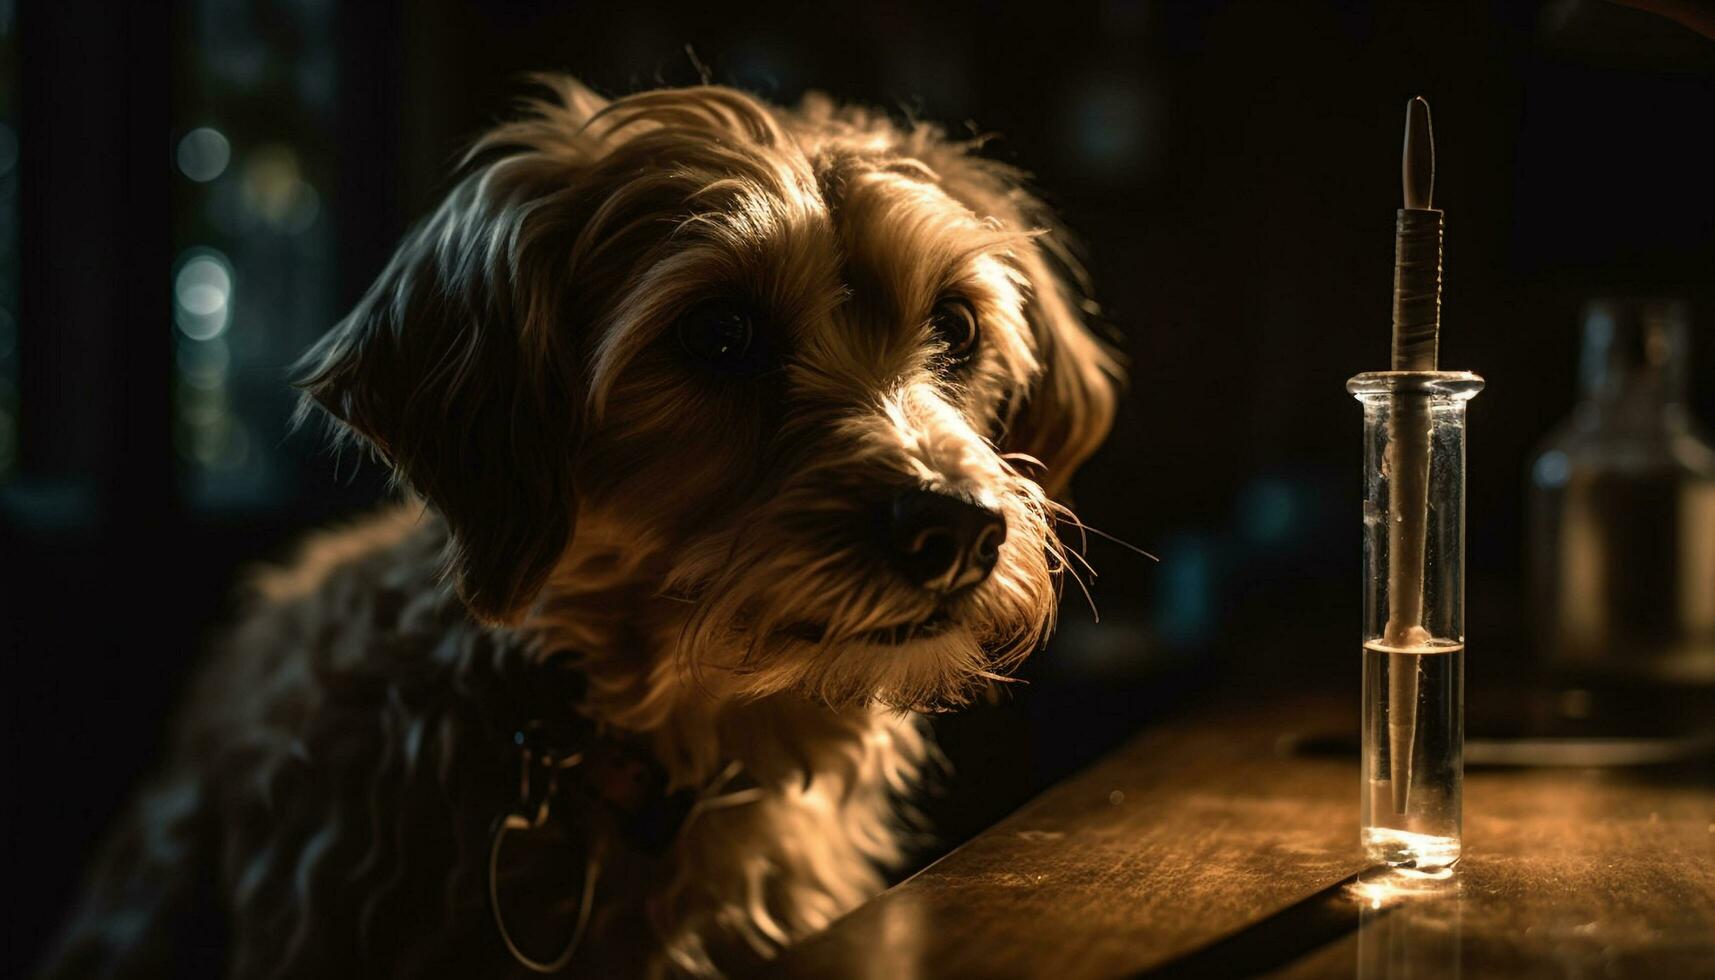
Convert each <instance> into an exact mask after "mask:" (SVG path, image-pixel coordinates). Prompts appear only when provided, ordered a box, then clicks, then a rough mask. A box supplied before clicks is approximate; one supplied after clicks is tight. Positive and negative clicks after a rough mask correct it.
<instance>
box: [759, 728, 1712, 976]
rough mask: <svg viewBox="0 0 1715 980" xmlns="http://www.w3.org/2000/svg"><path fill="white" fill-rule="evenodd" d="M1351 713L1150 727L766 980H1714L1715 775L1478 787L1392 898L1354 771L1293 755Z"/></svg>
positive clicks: (1586, 774) (1552, 777)
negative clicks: (1361, 824) (1367, 835)
mask: <svg viewBox="0 0 1715 980" xmlns="http://www.w3.org/2000/svg"><path fill="white" fill-rule="evenodd" d="M1342 707H1344V706H1340V705H1335V704H1333V703H1332V702H1329V703H1325V704H1311V703H1306V702H1304V701H1295V700H1292V699H1285V698H1281V697H1279V696H1256V697H1252V698H1249V699H1246V700H1242V701H1236V702H1235V701H1229V702H1228V703H1227V704H1226V706H1225V707H1224V708H1220V709H1216V710H1211V711H1204V712H1199V713H1194V714H1190V715H1187V716H1186V717H1185V718H1183V719H1181V720H1177V721H1170V722H1167V723H1165V724H1163V725H1161V726H1159V727H1158V728H1157V729H1155V730H1151V731H1147V732H1145V733H1144V734H1142V735H1140V736H1139V737H1137V738H1136V739H1135V740H1133V741H1131V742H1130V743H1128V744H1126V745H1125V746H1123V747H1121V748H1120V749H1118V750H1116V751H1115V752H1113V753H1112V754H1111V755H1109V756H1108V757H1107V758H1105V759H1104V760H1102V761H1100V762H1098V763H1097V764H1095V765H1094V766H1092V767H1091V768H1089V769H1087V770H1085V771H1084V772H1082V773H1079V774H1077V775H1075V776H1073V777H1072V778H1071V779H1069V780H1068V781H1066V782H1065V783H1062V784H1061V785H1059V786H1057V787H1055V788H1053V789H1051V790H1050V791H1048V792H1047V793H1045V794H1043V795H1042V796H1041V797H1039V798H1037V799H1036V800H1034V801H1032V802H1031V803H1029V804H1027V805H1026V806H1024V807H1023V808H1022V809H1020V810H1019V811H1018V812H1017V813H1015V814H1013V815H1012V816H1011V817H1008V818H1007V819H1005V820H1003V821H1001V822H1000V823H999V824H997V825H995V826H994V827H992V828H990V829H989V830H987V831H985V832H984V833H982V834H981V835H979V836H978V837H976V838H975V839H973V840H971V841H970V842H969V843H967V844H965V845H964V846H963V847H960V848H959V849H957V850H955V851H954V852H952V853H951V854H949V855H947V856H946V857H945V858H943V859H941V860H940V861H938V862H936V863H935V864H933V865H931V866H930V867H928V868H926V869H925V870H924V871H922V872H921V873H919V874H917V875H916V876H915V877H913V878H911V879H910V880H908V881H906V882H903V883H901V884H900V885H898V886H896V887H894V888H893V889H891V890H889V891H888V892H886V893H885V894H883V895H881V896H880V897H878V898H877V899H875V900H874V901H872V902H870V903H869V904H867V905H865V906H863V907H862V908H860V909H858V910H857V911H855V912H853V913H852V914H851V915H849V916H847V917H846V918H845V919H843V920H841V921H840V922H837V923H835V925H834V926H833V927H832V928H831V929H829V930H828V931H827V932H826V933H823V934H822V935H820V936H817V937H815V938H813V939H810V940H808V941H806V942H804V943H802V944H800V945H799V946H798V947H796V948H795V949H793V950H791V951H789V952H788V953H787V954H786V955H785V956H784V957H782V959H781V960H780V961H779V962H778V963H777V964H776V967H775V972H774V975H778V976H786V977H876V978H882V977H886V978H914V977H1054V978H1079V977H1114V976H1137V975H1144V976H1149V977H1167V976H1233V975H1256V974H1270V975H1276V976H1281V977H1293V978H1301V977H1324V976H1327V977H1339V976H1362V977H1406V976H1411V977H1443V976H1458V977H1465V978H1469V977H1489V976H1495V977H1530V976H1545V977H1559V976H1565V977H1604V976H1621V977H1631V976H1637V977H1715V784H1712V781H1711V778H1710V777H1711V774H1710V772H1709V770H1708V767H1707V766H1704V767H1697V768H1692V769H1689V770H1688V769H1686V768H1683V767H1682V768H1681V769H1679V770H1674V771H1661V770H1656V771H1641V770H1640V771H1634V772H1630V773H1627V772H1622V771H1618V770H1614V771H1598V770H1575V769H1560V770H1511V771H1473V772H1471V773H1470V774H1469V776H1468V777H1467V780H1466V802H1465V849H1466V850H1465V853H1466V857H1465V860H1464V861H1463V862H1461V864H1460V866H1459V869H1458V872H1457V874H1456V875H1454V876H1453V878H1452V879H1451V880H1449V881H1447V882H1439V883H1437V882H1427V883H1422V882H1418V883H1412V882H1403V881H1402V880H1401V879H1399V877H1398V876H1391V875H1390V876H1383V875H1380V874H1378V873H1376V872H1374V871H1366V870H1365V862H1364V860H1363V858H1362V855H1361V854H1360V853H1359V850H1358V846H1357V826H1356V821H1357V809H1358V805H1357V804H1358V786H1357V760H1356V759H1355V758H1352V759H1341V758H1330V757H1322V758H1307V757H1303V756H1300V755H1296V754H1293V753H1291V752H1290V751H1288V749H1287V747H1286V745H1285V742H1286V739H1285V738H1284V736H1289V735H1292V734H1294V733H1299V734H1302V733H1307V732H1312V731H1319V730H1323V729H1326V728H1327V727H1328V726H1329V724H1330V719H1331V718H1333V719H1338V718H1339V717H1340V713H1341V710H1342ZM1352 707H1354V708H1355V706H1352ZM1351 727H1352V728H1353V729H1354V730H1355V728H1356V722H1355V719H1354V720H1353V722H1352V726H1351ZM1404 886H1409V887H1404Z"/></svg>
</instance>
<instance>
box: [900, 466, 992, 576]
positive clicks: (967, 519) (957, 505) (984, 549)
mask: <svg viewBox="0 0 1715 980" xmlns="http://www.w3.org/2000/svg"><path fill="white" fill-rule="evenodd" d="M890 534H891V540H890V542H889V543H890V544H891V545H892V549H893V559H894V562H895V563H896V564H897V565H898V566H899V570H900V571H902V572H904V573H905V575H906V577H907V578H909V579H911V581H913V582H915V583H917V584H918V585H921V586H923V587H924V588H925V589H928V590H930V591H932V592H942V593H950V592H957V591H959V590H960V589H968V588H970V587H971V586H973V585H976V584H977V583H978V582H981V581H982V580H983V579H986V578H988V577H989V573H990V572H992V571H994V564H995V561H996V560H997V559H999V558H1000V545H1001V542H1003V541H1005V540H1006V518H1004V517H1002V516H1001V514H1000V512H999V511H997V510H995V509H994V508H992V507H985V506H983V505H981V504H978V503H975V502H973V501H970V500H967V499H965V498H963V497H958V496H954V495H953V494H950V493H942V492H938V491H935V490H923V489H911V490H901V491H900V492H899V493H897V494H895V495H894V497H893V514H892V524H891V528H890Z"/></svg>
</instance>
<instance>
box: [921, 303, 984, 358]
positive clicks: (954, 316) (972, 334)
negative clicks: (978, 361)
mask: <svg viewBox="0 0 1715 980" xmlns="http://www.w3.org/2000/svg"><path fill="white" fill-rule="evenodd" d="M929 329H930V330H933V331H934V332H935V339H937V340H939V341H940V342H941V343H943V344H945V345H946V347H947V360H949V361H951V362H952V363H953V364H955V365H957V364H963V363H965V362H966V361H968V360H970V359H971V356H972V355H973V354H975V353H976V352H977V339H978V337H979V335H980V333H981V331H980V330H979V329H978V327H977V313H976V311H975V310H973V309H971V304H969V303H967V302H965V301H964V300H962V299H944V300H942V301H940V302H939V303H936V304H935V309H934V311H933V312H931V313H930V314H929Z"/></svg>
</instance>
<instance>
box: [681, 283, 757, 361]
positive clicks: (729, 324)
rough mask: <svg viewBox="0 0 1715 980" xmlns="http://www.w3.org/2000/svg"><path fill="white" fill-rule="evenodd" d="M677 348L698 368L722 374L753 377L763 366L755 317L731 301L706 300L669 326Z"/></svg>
mask: <svg viewBox="0 0 1715 980" xmlns="http://www.w3.org/2000/svg"><path fill="white" fill-rule="evenodd" d="M673 330H674V332H675V333H676V334H678V337H679V346H680V347H683V348H684V349H685V353H687V354H689V355H691V357H692V358H693V359H695V360H696V361H698V362H700V363H701V364H703V365H705V366H707V367H710V368H714V369H717V370H719V371H721V372H722V373H733V374H754V373H756V372H757V371H759V370H761V368H762V367H763V366H764V365H763V356H762V355H763V350H762V348H763V345H762V343H761V342H760V339H759V338H758V337H757V329H756V316H755V314H754V313H753V312H752V310H751V309H750V307H749V306H747V305H745V304H743V303H740V302H736V301H734V300H724V299H722V300H710V301H709V302H707V303H703V304H701V305H700V306H697V307H695V308H693V309H692V310H691V311H690V312H688V313H686V314H685V315H683V316H681V317H680V318H679V322H678V323H676V324H674V325H673Z"/></svg>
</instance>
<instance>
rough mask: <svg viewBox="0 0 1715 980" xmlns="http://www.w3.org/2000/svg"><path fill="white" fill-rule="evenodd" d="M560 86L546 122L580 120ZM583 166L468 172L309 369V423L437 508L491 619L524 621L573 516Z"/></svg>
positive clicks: (564, 154)
mask: <svg viewBox="0 0 1715 980" xmlns="http://www.w3.org/2000/svg"><path fill="white" fill-rule="evenodd" d="M567 84H568V86H569V87H568V91H567V92H564V93H562V98H561V100H560V101H558V102H556V103H554V104H553V105H552V108H553V109H554V110H556V111H558V112H561V113H563V114H565V115H567V116H570V115H572V114H573V113H577V114H579V115H582V116H584V117H585V118H586V119H587V117H588V115H589V114H590V113H591V112H593V111H594V109H595V106H594V105H593V103H587V104H584V105H577V104H574V98H582V97H584V96H587V95H588V93H587V90H584V89H582V88H581V86H576V85H575V83H567ZM589 99H591V100H593V96H592V97H589ZM552 122H553V121H552V120H542V119H535V120H532V122H531V123H530V124H529V125H532V126H541V127H543V128H542V132H544V133H546V132H548V131H549V130H550V129H551V128H552V127H551V125H550V124H551V123H552ZM559 122H560V123H562V124H563V126H562V127H561V131H562V132H571V131H575V130H576V129H577V128H578V127H577V124H576V120H575V119H565V118H562V119H560V120H559ZM503 135H506V136H508V137H528V136H529V135H530V134H529V132H528V131H527V127H526V126H525V124H515V125H514V127H513V129H512V130H511V131H503ZM504 142H505V141H504V140H491V141H489V143H490V144H495V143H504ZM484 148H488V147H487V145H486V144H485V147H484ZM502 149H505V147H502ZM575 166H576V165H575V162H574V155H573V154H572V153H570V152H568V150H567V147H566V146H564V145H561V146H559V147H557V152H555V153H552V154H550V153H544V152H541V151H537V152H511V153H506V154H505V155H503V156H502V157H501V158H500V159H499V160H498V161H495V162H491V163H489V164H487V165H486V166H483V167H481V168H479V169H477V170H475V171H474V172H471V173H470V174H469V175H468V176H466V177H465V178H464V179H463V180H462V181H461V182H460V183H459V184H458V185H457V186H456V187H455V188H454V190H453V191H452V192H451V194H449V195H448V197H447V199H446V200H445V201H444V202H443V203H442V204H441V206H440V208H439V209H438V210H437V211H436V212H435V213H434V214H433V215H432V216H431V217H430V218H429V219H428V220H427V221H425V222H424V223H423V224H422V225H420V226H419V227H418V228H417V229H416V230H415V231H413V232H412V233H411V234H410V235H409V236H408V237H407V238H406V240H405V241H404V243H403V244H401V245H400V247H399V250H398V252H397V253H396V254H395V255H394V256H393V259H392V261H391V262H389V264H388V265H387V268H386V269H385V270H384V271H383V272H382V274H381V277H380V279H379V280H378V281H377V282H376V283H375V284H374V285H373V286H372V287H371V288H370V289H369V291H368V293H367V294H366V295H365V296H364V297H363V299H362V300H361V301H360V302H359V303H358V304H357V308H356V309H355V310H353V311H352V313H351V314H350V315H349V316H348V317H346V318H345V319H344V320H343V321H341V322H340V323H339V325H338V326H336V327H335V328H334V329H333V330H332V331H330V332H329V333H328V334H327V336H325V337H324V338H322V340H321V341H320V342H318V343H317V344H316V345H315V346H314V347H313V348H311V350H310V351H309V352H308V353H307V354H305V356H304V358H303V359H302V360H301V361H300V362H299V377H298V382H297V383H298V385H299V387H301V388H302V389H303V391H304V393H305V394H304V399H303V401H302V402H301V404H300V409H299V411H300V417H302V416H303V415H304V414H306V413H307V412H308V411H310V410H312V408H313V407H314V406H319V407H320V408H321V409H322V410H325V411H326V412H327V413H328V414H329V415H331V416H332V417H333V419H335V420H336V423H337V424H336V428H337V429H338V430H339V431H340V432H341V433H342V434H344V435H347V436H355V437H358V438H360V439H361V440H363V441H367V442H368V443H369V444H370V445H371V446H372V447H373V448H374V449H375V450H376V451H377V452H378V453H379V454H380V455H381V456H382V457H383V458H384V459H385V460H386V461H387V462H388V463H389V464H390V465H391V466H392V467H393V469H394V472H395V474H396V476H397V477H398V478H400V479H402V480H403V481H404V482H405V483H406V484H408V485H409V486H410V487H411V488H412V489H413V490H415V491H416V492H417V493H418V494H420V495H421V496H422V497H423V498H424V499H425V500H427V501H428V503H429V504H430V505H431V506H433V507H434V508H436V509H437V510H439V511H440V513H441V514H442V515H443V516H444V518H445V519H446V522H447V525H448V528H449V530H450V532H451V537H450V541H449V544H448V550H447V563H448V570H449V572H450V574H451V575H452V577H453V579H454V581H455V584H456V586H457V588H458V591H459V594H460V595H461V597H462V598H463V599H464V601H465V603H466V605H468V606H469V608H470V610H471V611H472V613H474V614H475V615H476V616H477V617H478V618H480V619H483V620H485V621H489V622H507V621H511V620H513V619H515V618H516V616H517V615H518V614H519V613H520V612H521V611H522V610H523V608H524V607H526V606H527V604H528V603H529V601H530V600H531V599H532V598H533V597H534V595H535V594H536V592H537V591H538V590H539V589H540V587H541V585H542V583H543V582H544V580H545V579H546V578H547V576H548V574H549V572H550V571H551V570H552V567H553V565H554V563H555V561H556V559H558V558H559V556H560V555H561V554H562V553H563V552H564V550H565V548H566V545H567V542H568V540H569V539H570V536H571V532H572V525H573V522H574V520H575V518H576V513H575V502H574V500H573V487H572V476H571V462H572V455H573V451H574V445H575V441H576V436H577V431H578V419H577V415H578V414H579V412H580V408H581V404H582V402H581V399H580V398H578V397H576V393H575V387H576V385H577V381H576V378H575V374H576V372H575V371H574V370H573V369H571V368H570V366H569V365H570V364H571V357H570V354H569V352H568V350H567V348H568V346H569V340H568V338H567V337H565V336H564V334H565V333H566V331H567V326H566V324H565V323H563V322H562V319H561V317H562V312H563V311H562V309H561V306H562V301H563V298H564V294H563V289H564V280H565V279H566V275H565V268H564V266H565V263H566V260H565V256H566V255H567V254H569V245H568V244H567V241H566V240H567V239H568V238H569V237H571V236H572V235H574V234H575V230H576V229H575V227H574V225H575V221H574V219H573V218H572V217H570V216H569V214H568V212H569V211H571V210H574V209H573V208H572V206H571V205H570V204H569V200H570V196H571V195H572V193H573V190H572V185H573V184H574V183H575Z"/></svg>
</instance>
